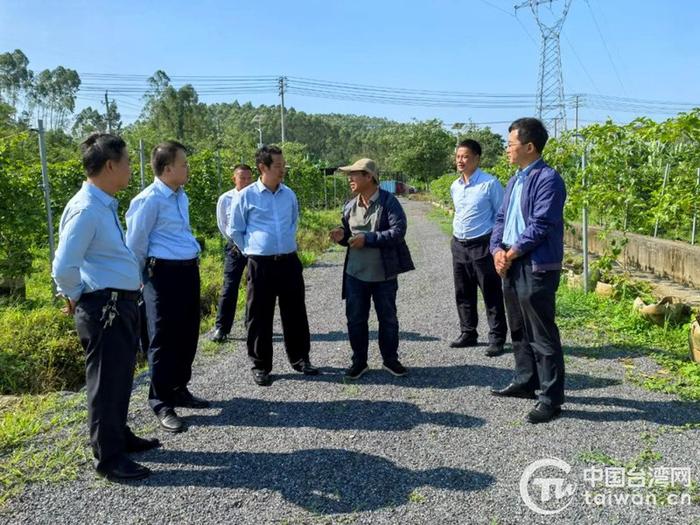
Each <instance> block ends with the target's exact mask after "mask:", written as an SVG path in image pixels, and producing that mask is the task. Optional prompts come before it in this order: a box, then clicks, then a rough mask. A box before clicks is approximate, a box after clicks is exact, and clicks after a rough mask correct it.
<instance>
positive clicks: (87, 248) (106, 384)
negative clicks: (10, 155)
mask: <svg viewBox="0 0 700 525" xmlns="http://www.w3.org/2000/svg"><path fill="white" fill-rule="evenodd" d="M80 149H81V152H82V158H83V167H84V168H85V171H86V173H87V181H85V182H83V186H82V188H81V189H80V191H78V193H76V194H75V195H74V196H73V197H72V198H71V200H70V201H68V204H67V205H66V208H65V209H64V211H63V215H62V216H61V222H60V225H59V241H58V249H57V250H56V255H55V257H54V260H53V267H52V276H53V278H54V280H55V281H56V285H57V288H58V291H59V292H60V293H61V294H63V296H64V297H65V298H66V300H67V302H68V307H67V309H66V311H67V313H70V314H73V316H74V318H75V328H76V330H77V332H78V337H79V338H80V342H81V344H82V346H83V348H84V349H85V383H86V390H87V405H88V428H89V430H90V444H91V445H92V452H93V455H94V457H95V463H94V465H95V469H96V470H97V473H98V474H99V475H100V476H103V477H105V478H107V479H110V480H120V479H141V478H145V477H146V476H148V475H149V474H150V470H149V469H147V468H146V467H143V466H141V465H139V464H138V463H135V462H134V461H132V460H131V459H129V458H128V457H127V456H126V455H125V454H126V453H129V452H140V451H144V450H149V449H151V448H155V447H158V446H160V442H159V441H158V440H157V439H151V440H146V439H142V438H139V437H136V436H135V435H134V434H133V433H132V432H131V430H130V429H129V427H128V426H127V424H126V419H127V414H128V411H129V397H130V396H131V387H132V384H133V377H134V366H135V364H136V352H137V349H138V344H139V312H138V301H139V298H140V295H141V294H140V291H139V289H140V287H141V278H140V276H139V266H138V261H137V260H136V257H135V256H134V254H133V253H132V251H131V250H130V249H129V248H128V247H127V245H126V243H125V241H124V231H123V230H122V227H121V223H120V222H119V218H118V216H117V206H118V202H117V200H116V199H115V198H114V195H115V194H116V193H117V192H118V191H120V190H123V189H124V188H126V187H127V185H128V184H129V179H130V178H131V168H130V166H129V154H128V152H127V149H126V143H125V142H124V141H123V140H122V139H121V138H119V137H117V136H115V135H110V134H107V133H95V134H93V135H90V136H89V137H88V138H87V139H86V140H85V141H84V142H83V143H82V144H81V145H80Z"/></svg>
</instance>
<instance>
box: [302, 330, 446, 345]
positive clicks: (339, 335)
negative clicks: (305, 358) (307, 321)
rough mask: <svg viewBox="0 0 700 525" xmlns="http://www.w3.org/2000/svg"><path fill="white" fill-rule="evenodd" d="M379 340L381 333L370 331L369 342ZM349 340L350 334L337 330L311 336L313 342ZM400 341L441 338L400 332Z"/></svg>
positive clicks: (421, 340) (437, 339)
mask: <svg viewBox="0 0 700 525" xmlns="http://www.w3.org/2000/svg"><path fill="white" fill-rule="evenodd" d="M378 338H379V332H377V331H376V330H370V331H369V340H370V341H377V340H378ZM347 340H348V333H347V332H346V331H340V330H335V331H332V332H326V333H325V334H321V333H312V334H311V342H312V343H313V342H319V341H346V342H347ZM399 340H400V341H418V342H428V341H440V338H439V337H435V336H432V335H423V334H420V333H418V332H405V331H403V332H400V333H399Z"/></svg>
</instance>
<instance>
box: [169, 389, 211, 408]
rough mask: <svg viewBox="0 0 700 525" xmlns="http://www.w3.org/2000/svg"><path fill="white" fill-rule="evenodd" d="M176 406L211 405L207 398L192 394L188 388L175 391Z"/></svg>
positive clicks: (202, 406) (199, 406)
mask: <svg viewBox="0 0 700 525" xmlns="http://www.w3.org/2000/svg"><path fill="white" fill-rule="evenodd" d="M175 406H176V407H183V408H209V407H210V406H211V405H210V403H209V401H207V400H206V399H202V398H201V397H196V396H193V395H192V392H190V391H189V390H188V389H187V388H184V389H182V390H178V391H177V392H176V393H175Z"/></svg>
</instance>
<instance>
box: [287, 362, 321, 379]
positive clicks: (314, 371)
mask: <svg viewBox="0 0 700 525" xmlns="http://www.w3.org/2000/svg"><path fill="white" fill-rule="evenodd" d="M292 368H293V369H294V370H296V371H297V372H301V373H302V374H304V375H305V376H317V375H318V374H319V370H318V368H316V367H315V366H313V365H312V364H311V362H310V361H308V360H304V359H302V360H301V361H297V362H296V363H294V364H293V365H292Z"/></svg>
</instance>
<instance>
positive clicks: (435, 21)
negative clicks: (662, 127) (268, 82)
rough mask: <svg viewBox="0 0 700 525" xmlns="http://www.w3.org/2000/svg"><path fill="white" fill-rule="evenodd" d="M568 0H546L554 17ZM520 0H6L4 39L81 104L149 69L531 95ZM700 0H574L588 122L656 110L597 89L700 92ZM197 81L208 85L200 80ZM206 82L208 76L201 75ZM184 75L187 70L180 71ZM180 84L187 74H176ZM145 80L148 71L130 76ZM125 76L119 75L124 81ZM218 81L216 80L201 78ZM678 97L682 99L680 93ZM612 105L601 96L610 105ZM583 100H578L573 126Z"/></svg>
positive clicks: (320, 106) (390, 114) (476, 114)
mask: <svg viewBox="0 0 700 525" xmlns="http://www.w3.org/2000/svg"><path fill="white" fill-rule="evenodd" d="M563 4H564V0H555V1H554V2H553V3H552V4H551V8H550V7H549V6H548V5H545V6H543V7H541V8H540V13H541V15H542V17H543V20H544V22H545V23H550V22H551V21H552V20H553V18H554V16H555V15H557V14H559V13H561V8H562V6H563ZM513 5H514V1H513V0H434V1H412V2H411V1H402V2H399V1H393V0H386V1H382V0H373V1H371V0H353V1H344V2H340V1H334V0H297V1H291V0H286V1H278V0H266V1H265V2H260V1H256V2H252V1H242V0H239V1H236V0H231V1H215V0H200V1H196V2H193V1H179V0H171V1H169V2H163V1H160V0H153V1H148V2H144V1H138V2H137V1H133V0H122V1H118V2H100V1H98V0H92V1H78V0H61V1H58V0H57V1H38V0H0V53H2V52H5V51H12V50H14V49H16V48H19V49H21V50H22V51H23V52H24V53H25V54H26V55H27V57H28V58H29V60H30V68H31V69H33V70H34V71H35V72H38V71H40V70H42V69H45V68H51V69H52V68H54V67H56V66H59V65H62V66H64V67H70V68H73V69H75V70H77V71H78V73H80V74H81V77H83V82H84V83H85V84H86V85H90V86H92V88H93V89H92V91H91V92H87V91H85V92H81V93H79V97H78V101H77V104H78V109H80V108H82V107H85V106H87V105H91V106H92V107H94V108H100V107H102V108H103V104H102V105H101V101H102V100H103V97H104V94H103V93H102V92H101V90H102V88H105V89H107V88H109V87H110V85H112V86H113V87H114V84H115V83H116V82H118V81H117V80H114V78H111V79H109V78H107V79H105V78H99V77H90V76H89V74H98V73H99V74H108V75H115V74H126V75H145V76H150V75H152V74H153V73H154V72H155V71H156V70H158V69H161V70H164V71H165V72H166V73H167V74H168V75H170V76H173V77H178V76H185V77H190V76H218V77H220V76H281V75H284V76H287V77H289V78H290V80H289V85H290V89H291V86H293V85H294V83H295V80H294V79H301V78H310V79H317V80H321V81H324V82H337V83H350V84H360V85H367V86H378V87H382V88H387V89H388V90H389V91H388V93H390V94H391V93H393V92H394V90H396V89H413V90H428V91H449V92H461V93H482V94H489V95H511V94H526V95H533V96H534V94H535V93H536V90H537V81H538V72H539V57H540V29H539V28H538V26H537V24H536V22H535V20H534V17H533V13H532V11H531V10H530V9H529V8H523V9H520V10H518V11H517V13H516V11H514V9H513ZM698 27H700V1H698V0H634V1H633V0H573V1H572V4H571V7H570V10H569V12H568V15H567V18H566V20H565V22H564V25H563V28H562V32H561V39H560V42H561V60H562V75H563V81H564V91H565V94H567V95H572V94H577V93H581V94H587V97H583V99H582V107H581V108H580V110H579V116H580V122H581V124H582V125H585V124H588V123H591V122H596V121H602V120H605V119H606V118H608V117H610V118H612V119H613V120H615V121H617V122H628V121H630V120H632V119H633V118H635V117H637V116H642V115H646V116H649V117H651V118H653V119H655V120H663V119H665V118H668V117H670V116H672V115H673V114H674V111H673V110H671V111H669V112H667V113H661V114H660V113H650V112H648V109H649V108H648V105H647V104H641V105H640V107H638V108H636V109H635V111H632V112H628V111H624V112H623V111H619V107H620V105H617V104H611V103H610V102H609V99H606V100H608V102H607V103H606V104H604V106H606V108H605V109H600V108H594V107H591V106H592V105H594V104H593V103H586V102H585V101H586V100H589V101H594V100H602V98H601V97H603V96H606V97H624V98H635V99H644V100H651V101H667V102H673V103H674V105H672V106H671V107H672V108H681V109H684V108H686V107H689V106H685V105H683V104H694V105H698V106H700V53H699V52H698V45H697V31H698ZM186 80H189V81H190V83H192V84H193V85H194V87H195V89H197V88H198V80H197V79H185V80H184V81H186ZM200 82H201V81H200ZM180 83H182V81H181V82H180ZM174 84H175V85H176V86H177V85H178V82H175V83H174ZM130 85H134V86H140V87H142V88H143V89H144V90H145V89H146V87H147V86H146V84H145V81H140V80H139V81H136V82H132V84H130ZM114 89H115V90H116V87H114ZM200 89H202V90H203V91H205V90H204V89H203V88H200ZM114 98H116V100H117V103H118V105H119V109H120V112H121V114H122V117H123V120H124V121H125V122H130V121H133V120H134V119H135V118H136V117H137V116H138V114H139V108H140V105H141V99H140V94H139V93H129V94H123V93H122V94H115V95H114ZM234 98H235V99H237V100H238V101H239V102H241V103H243V102H246V101H251V102H252V103H253V104H256V105H257V104H267V105H273V104H278V103H279V97H278V96H277V94H276V93H274V92H269V93H238V94H235V95H234V94H231V93H213V92H212V90H210V91H209V92H208V93H207V94H203V95H202V96H201V97H200V100H202V101H204V102H224V101H227V102H231V101H233V99H234ZM676 103H677V104H678V105H676ZM285 105H286V107H287V108H289V107H294V108H295V109H297V110H300V111H305V112H309V113H352V114H362V115H370V116H378V117H386V118H389V119H394V120H398V121H402V122H406V121H411V120H412V119H417V120H425V119H431V118H437V119H440V120H442V121H443V122H444V123H445V125H446V126H448V127H450V126H451V125H452V124H453V123H456V122H469V121H471V122H474V123H479V124H487V125H490V127H491V128H492V129H493V130H494V131H497V132H500V133H504V132H505V130H506V129H507V126H508V123H509V122H510V121H512V120H513V119H515V118H518V117H521V116H525V115H534V114H535V107H534V103H533V106H532V107H531V108H529V107H528V108H497V107H493V106H489V104H486V105H487V106H489V107H482V108H462V107H419V106H407V105H398V104H378V103H372V102H367V101H353V100H333V99H325V98H319V97H318V96H310V95H309V94H308V93H307V94H305V95H302V94H300V93H292V92H290V93H287V95H286V96H285ZM598 106H600V104H598ZM573 119H574V111H573V110H572V109H567V120H568V126H569V127H573V124H574V122H573Z"/></svg>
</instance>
